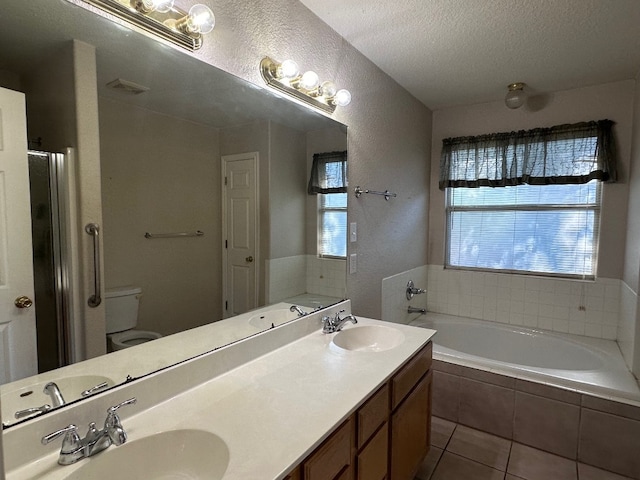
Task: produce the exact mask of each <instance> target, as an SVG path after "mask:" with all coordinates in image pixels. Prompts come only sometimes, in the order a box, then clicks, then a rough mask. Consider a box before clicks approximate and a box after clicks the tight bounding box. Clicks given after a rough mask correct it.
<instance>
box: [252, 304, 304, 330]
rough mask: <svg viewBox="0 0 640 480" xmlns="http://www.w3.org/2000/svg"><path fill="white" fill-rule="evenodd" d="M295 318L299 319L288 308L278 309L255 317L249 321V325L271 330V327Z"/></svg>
mask: <svg viewBox="0 0 640 480" xmlns="http://www.w3.org/2000/svg"><path fill="white" fill-rule="evenodd" d="M295 318H298V314H297V313H296V312H291V311H290V310H289V309H288V308H276V309H273V310H266V311H264V312H262V313H260V314H258V315H254V316H253V317H251V318H250V319H249V324H251V325H253V326H254V327H258V328H261V329H267V328H271V325H273V326H274V327H275V326H278V325H280V324H282V323H285V322H288V321H290V320H293V319H295Z"/></svg>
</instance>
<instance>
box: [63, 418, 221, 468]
mask: <svg viewBox="0 0 640 480" xmlns="http://www.w3.org/2000/svg"><path fill="white" fill-rule="evenodd" d="M80 462H82V463H83V465H82V466H81V467H80V468H78V469H77V470H74V471H73V472H72V473H71V474H69V475H68V476H66V477H65V480H87V479H89V478H90V479H91V480H111V479H113V478H118V477H120V478H126V479H127V480H149V479H154V480H179V479H189V480H200V479H203V480H204V479H206V480H219V479H221V478H222V477H223V475H224V473H225V471H226V470H227V466H228V465H229V448H228V447H227V444H226V443H225V442H224V441H223V440H222V439H221V438H220V437H218V436H217V435H214V434H213V433H209V432H205V431H202V430H170V431H167V432H162V433H158V434H155V435H150V436H148V437H143V438H140V439H137V440H129V441H128V442H127V443H125V444H123V445H120V446H119V447H116V446H113V445H112V446H111V447H109V448H108V449H106V450H104V451H103V452H100V453H98V454H96V455H95V456H93V457H89V458H85V459H83V460H80ZM64 468H68V467H64ZM119 472H120V473H119Z"/></svg>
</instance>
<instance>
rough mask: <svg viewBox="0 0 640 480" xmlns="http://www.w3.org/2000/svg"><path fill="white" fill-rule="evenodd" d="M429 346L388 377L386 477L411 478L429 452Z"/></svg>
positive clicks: (395, 479)
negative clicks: (389, 382)
mask: <svg viewBox="0 0 640 480" xmlns="http://www.w3.org/2000/svg"><path fill="white" fill-rule="evenodd" d="M431 348H432V346H431V343H429V344H428V345H427V346H426V347H425V348H423V349H422V350H421V351H420V352H418V353H417V354H416V355H415V356H414V357H413V358H412V359H411V360H410V361H409V362H408V363H407V364H406V365H405V366H404V367H403V368H402V369H401V370H400V371H399V372H398V373H397V374H396V375H395V376H394V377H393V378H392V379H391V398H392V406H393V407H392V408H393V411H392V414H391V436H390V445H391V449H390V450H391V451H390V469H389V480H411V479H413V478H414V476H415V474H416V472H417V470H418V468H419V466H420V463H421V461H422V459H423V458H424V456H425V455H426V454H427V453H428V452H429V445H430V436H431V383H432V382H431V378H432V373H431V371H430V370H429V369H430V368H431Z"/></svg>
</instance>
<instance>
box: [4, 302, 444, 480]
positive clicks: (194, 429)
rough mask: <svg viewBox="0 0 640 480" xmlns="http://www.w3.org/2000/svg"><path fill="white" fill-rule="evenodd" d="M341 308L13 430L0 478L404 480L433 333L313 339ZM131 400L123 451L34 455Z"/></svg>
mask: <svg viewBox="0 0 640 480" xmlns="http://www.w3.org/2000/svg"><path fill="white" fill-rule="evenodd" d="M349 308H350V306H349V302H348V301H347V302H343V303H341V304H338V305H336V306H334V307H332V308H329V309H326V310H325V311H323V312H318V313H314V314H311V315H307V316H305V317H301V318H299V319H297V320H294V321H291V322H289V323H286V324H283V325H281V326H279V327H276V328H273V329H271V330H269V331H267V332H264V333H261V334H258V335H255V336H253V337H250V338H246V339H244V340H241V341H239V342H236V343H234V344H231V345H229V346H226V347H224V348H221V349H218V350H215V351H212V352H209V353H207V354H204V355H201V356H198V357H196V358H193V359H191V360H188V361H186V362H183V363H181V364H178V365H175V366H173V367H170V368H167V369H165V370H162V371H159V372H156V373H154V374H151V375H149V376H147V377H144V378H141V379H139V380H136V381H134V382H131V383H129V384H125V385H122V386H119V387H117V388H114V389H112V390H109V391H107V392H104V393H101V394H99V395H96V396H95V397H93V398H91V399H89V400H84V401H82V402H79V403H77V404H74V405H69V406H66V407H64V408H62V409H60V410H57V411H55V412H51V413H48V414H45V415H42V416H41V417H39V418H36V419H33V420H31V421H29V422H26V423H24V424H21V425H16V426H14V427H11V428H9V429H8V430H5V431H4V433H3V441H4V457H5V468H6V469H7V472H6V478H7V479H8V480H22V479H33V478H39V479H48V480H57V479H59V480H63V479H65V480H73V479H81V478H85V479H86V478H92V479H96V480H100V479H101V478H110V477H109V475H112V474H113V469H114V468H123V467H119V466H121V465H126V469H127V470H126V472H127V475H129V476H128V477H127V478H141V479H142V478H155V477H156V476H158V475H159V474H161V473H164V474H168V473H172V472H173V473H176V474H181V473H183V474H189V475H191V476H190V477H189V478H206V479H208V480H215V479H226V480H232V479H233V480H236V479H246V480H249V479H251V480H256V479H261V480H262V479H264V480H271V479H273V480H276V479H283V478H290V479H304V480H324V479H327V480H333V479H361V480H365V479H366V480H375V479H380V480H382V479H387V480H403V479H406V480H409V479H412V478H413V475H414V474H415V471H416V470H417V468H418V466H419V464H420V461H421V460H422V458H423V457H424V455H425V454H426V453H427V449H428V445H429V429H430V428H429V427H430V425H429V422H430V410H431V404H430V396H431V395H430V391H431V372H430V366H431V343H430V340H431V337H432V336H433V334H434V333H435V332H434V331H432V330H427V329H422V328H414V327H409V326H405V325H396V324H390V323H387V322H381V321H378V320H373V319H366V318H358V323H357V325H352V324H348V325H347V326H346V327H345V328H344V329H343V330H342V331H341V332H338V333H333V334H324V333H322V316H323V315H335V314H336V313H337V312H339V311H340V310H343V309H344V310H346V311H347V312H346V313H348V312H349ZM346 313H345V314H346ZM345 314H343V315H345ZM197 330H199V332H198V334H199V335H202V330H201V329H197ZM129 350H133V351H134V352H135V348H134V349H129ZM134 352H132V355H133V354H134ZM132 397H135V398H137V403H136V404H135V405H128V406H126V407H124V408H122V409H121V410H120V411H119V412H120V418H121V421H122V425H123V427H124V429H125V430H126V432H127V434H128V441H127V443H125V444H123V445H121V446H111V447H109V448H108V449H106V450H105V451H103V452H101V453H99V454H97V455H95V456H93V457H90V458H85V459H82V460H80V461H78V462H77V463H75V464H73V465H69V466H60V465H58V464H57V460H58V453H59V450H60V441H55V442H52V443H50V444H48V445H46V446H43V445H41V444H40V439H41V438H42V437H43V436H45V435H47V434H49V433H51V432H53V431H55V430H58V429H60V428H64V427H66V426H67V425H69V424H76V425H78V426H79V431H80V434H81V435H84V433H85V432H86V428H87V427H86V426H87V424H88V423H89V422H96V423H98V425H99V426H100V425H101V423H100V422H102V421H103V420H104V417H105V415H106V411H107V409H108V408H109V407H110V406H113V405H117V404H120V403H121V402H123V401H125V400H127V399H129V398H132ZM123 473H124V472H123ZM104 475H106V476H104ZM103 476H104V477H103Z"/></svg>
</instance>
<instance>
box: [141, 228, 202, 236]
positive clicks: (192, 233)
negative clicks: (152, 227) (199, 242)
mask: <svg viewBox="0 0 640 480" xmlns="http://www.w3.org/2000/svg"><path fill="white" fill-rule="evenodd" d="M203 235H204V232H203V231H201V230H196V231H195V232H177V233H149V232H146V233H145V234H144V238H175V237H202V236H203Z"/></svg>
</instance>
